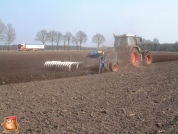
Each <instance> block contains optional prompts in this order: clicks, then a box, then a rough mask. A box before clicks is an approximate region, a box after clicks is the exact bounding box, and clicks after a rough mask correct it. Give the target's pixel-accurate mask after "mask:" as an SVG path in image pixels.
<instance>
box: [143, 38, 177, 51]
mask: <svg viewBox="0 0 178 134" xmlns="http://www.w3.org/2000/svg"><path fill="white" fill-rule="evenodd" d="M140 48H141V49H142V50H150V51H172V52H177V51H178V42H175V43H172V44H169V43H163V44H160V43H159V40H158V39H157V38H154V39H153V41H151V40H146V39H144V38H143V39H142V42H141V44H140Z"/></svg>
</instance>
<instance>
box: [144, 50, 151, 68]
mask: <svg viewBox="0 0 178 134" xmlns="http://www.w3.org/2000/svg"><path fill="white" fill-rule="evenodd" d="M152 61H153V59H152V56H151V53H150V52H147V53H145V54H144V59H143V64H144V65H145V66H148V65H150V64H151V63H152Z"/></svg>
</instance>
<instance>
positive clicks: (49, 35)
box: [35, 29, 105, 51]
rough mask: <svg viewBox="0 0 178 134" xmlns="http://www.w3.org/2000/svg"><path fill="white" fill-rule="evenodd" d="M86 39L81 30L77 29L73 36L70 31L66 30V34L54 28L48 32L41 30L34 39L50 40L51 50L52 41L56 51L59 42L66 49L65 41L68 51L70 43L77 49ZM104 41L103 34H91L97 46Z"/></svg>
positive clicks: (44, 41)
mask: <svg viewBox="0 0 178 134" xmlns="http://www.w3.org/2000/svg"><path fill="white" fill-rule="evenodd" d="M87 40H88V37H87V35H86V33H85V32H83V31H81V30H80V31H78V32H77V33H76V34H75V36H74V35H72V33H70V32H66V34H64V35H63V34H62V33H61V32H59V31H55V30H51V31H49V32H47V31H46V30H44V29H43V30H41V31H39V32H38V33H37V34H36V38H35V41H40V42H42V43H43V44H45V43H46V42H50V43H51V44H52V51H53V45H54V43H56V45H57V51H58V49H59V44H60V43H61V42H62V43H63V45H64V50H66V48H65V46H66V42H67V45H68V47H67V50H68V51H69V46H70V43H72V44H75V45H76V46H77V51H78V50H79V47H80V50H81V47H82V43H85V42H86V41H87ZM104 41H105V38H104V36H103V35H101V34H98V33H97V34H96V35H94V36H93V38H92V42H93V43H96V44H97V47H98V48H99V46H100V45H101V44H102V43H103V42H104Z"/></svg>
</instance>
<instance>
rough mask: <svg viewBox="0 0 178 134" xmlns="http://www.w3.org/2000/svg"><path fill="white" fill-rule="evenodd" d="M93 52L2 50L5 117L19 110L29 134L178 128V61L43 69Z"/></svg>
mask: <svg viewBox="0 0 178 134" xmlns="http://www.w3.org/2000/svg"><path fill="white" fill-rule="evenodd" d="M87 53H88V52H54V53H51V52H40V53H36V52H22V53H19V52H10V53H0V63H1V64H0V70H1V72H0V81H1V83H2V84H6V85H0V106H1V107H0V120H1V122H3V118H4V117H7V116H10V115H16V116H17V122H18V123H19V124H20V127H19V131H20V133H24V134H32V133H33V134H37V133H41V134H48V133H54V134H55V133H124V134H125V133H130V134H132V133H133V134H134V133H140V134H143V133H147V134H156V133H165V134H167V133H172V134H176V133H178V107H177V106H178V97H177V96H178V68H177V66H178V61H167V62H159V63H153V64H151V65H150V66H142V67H139V68H124V69H120V70H119V71H118V72H116V73H112V72H105V73H102V74H96V73H94V72H93V73H86V72H85V71H83V70H82V71H77V72H71V73H68V72H60V71H55V70H44V69H43V65H44V62H45V61H48V60H68V59H67V58H68V57H69V55H72V58H73V59H72V60H73V61H84V59H85V56H86V54H87ZM157 61H158V60H157ZM94 74H95V75H94ZM77 76H80V77H77ZM67 77H71V78H67ZM57 78H63V79H57ZM47 79H49V80H47ZM44 80H45V81H44ZM27 81H29V82H27ZM30 81H31V82H30ZM22 82H25V83H22ZM12 83H14V84H12ZM0 131H3V128H2V127H0Z"/></svg>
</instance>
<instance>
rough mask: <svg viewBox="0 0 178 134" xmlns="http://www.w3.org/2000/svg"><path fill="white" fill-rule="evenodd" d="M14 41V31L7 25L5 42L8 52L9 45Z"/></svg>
mask: <svg viewBox="0 0 178 134" xmlns="http://www.w3.org/2000/svg"><path fill="white" fill-rule="evenodd" d="M15 39H16V34H15V30H14V28H13V27H12V25H11V24H8V25H7V30H6V35H5V42H6V43H7V45H8V50H9V51H10V44H11V43H12V42H13V41H14V40H15Z"/></svg>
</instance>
